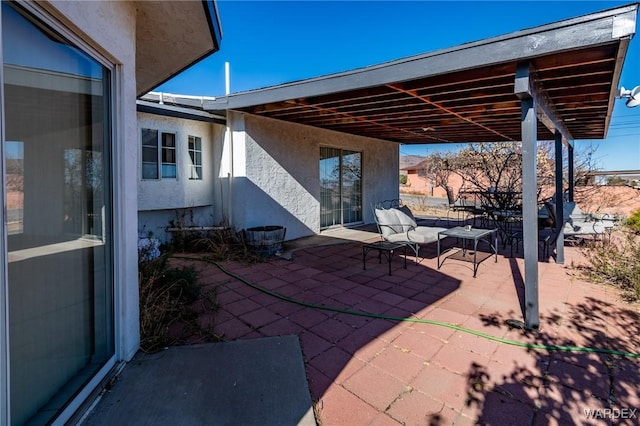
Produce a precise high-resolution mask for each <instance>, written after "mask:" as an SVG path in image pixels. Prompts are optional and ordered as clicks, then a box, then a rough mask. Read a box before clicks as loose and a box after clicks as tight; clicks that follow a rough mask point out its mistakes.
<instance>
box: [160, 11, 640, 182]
mask: <svg viewBox="0 0 640 426" xmlns="http://www.w3.org/2000/svg"><path fill="white" fill-rule="evenodd" d="M629 3H631V2H621V1H548V2H543V1H535V2H525V1H497V2H489V1H469V2H466V1H465V2H463V1H409V2H389V1H342V2H340V1H333V2H330V1H282V2H272V1H237V0H236V1H232V0H219V1H218V3H217V4H218V10H219V13H220V20H221V22H222V30H223V39H222V44H221V49H220V51H219V52H217V53H216V54H214V55H212V56H211V57H209V58H206V59H205V60H203V61H202V62H200V63H198V64H196V65H195V66H193V67H191V68H190V69H188V70H186V71H185V72H183V73H182V74H180V75H179V76H177V77H175V78H173V79H172V80H170V81H168V82H167V83H165V84H163V85H162V86H160V87H158V88H157V89H156V90H158V91H163V92H169V93H178V94H186V95H205V96H220V95H223V94H224V91H225V79H224V63H225V62H229V63H230V70H231V71H230V76H231V78H230V81H231V92H239V91H244V90H251V89H257V88H260V87H266V86H272V85H276V84H281V83H286V82H290V81H295V80H302V79H306V78H311V77H317V76H321V75H326V74H331V73H334V72H340V71H346V70H351V69H354V68H360V67H364V66H368V65H374V64H378V63H381V62H385V61H390V60H394V59H399V58H402V57H406V56H411V55H416V54H419V53H424V52H429V51H433V50H437V49H442V48H447V47H452V46H456V45H459V44H462V43H466V42H470V41H476V40H481V39H484V38H488V37H493V36H497V35H501V34H506V33H509V32H513V31H518V30H521V29H524V28H530V27H534V26H538V25H543V24H546V23H550V22H554V21H558V20H562V19H566V18H572V17H575V16H580V15H584V14H587V13H592V12H597V11H600V10H605V9H609V8H612V7H616V6H620V5H625V4H629ZM636 31H637V32H639V33H640V26H639V28H637V29H636ZM638 38H640V36H636V39H633V40H632V41H631V44H630V48H629V51H628V53H627V59H626V61H625V64H624V68H623V72H622V78H621V82H620V83H621V85H623V86H625V87H626V88H633V87H634V86H637V85H640V39H638ZM588 143H589V142H588V141H586V142H585V141H576V146H577V147H578V148H579V147H580V146H582V145H585V144H588ZM597 144H598V149H597V151H596V158H597V159H598V161H599V166H600V168H602V169H604V170H620V169H622V170H631V169H633V170H638V169H640V107H637V108H635V109H629V108H627V107H626V106H625V105H624V101H623V100H618V101H617V103H616V107H615V109H614V114H613V119H612V121H611V127H610V130H609V135H608V137H607V139H606V140H603V141H598V142H597ZM439 148H441V147H440V146H438V145H403V146H401V153H403V154H420V155H426V154H427V153H429V152H433V151H434V149H439Z"/></svg>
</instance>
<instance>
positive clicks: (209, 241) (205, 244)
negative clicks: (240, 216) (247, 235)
mask: <svg viewBox="0 0 640 426" xmlns="http://www.w3.org/2000/svg"><path fill="white" fill-rule="evenodd" d="M194 245H195V247H197V248H198V249H199V251H201V252H202V253H204V254H206V255H207V256H208V257H209V258H211V260H214V261H222V260H237V261H241V262H245V263H257V262H261V261H263V260H264V259H263V258H262V257H260V256H259V255H258V254H257V253H255V252H254V251H253V250H251V249H249V247H248V246H247V244H246V242H245V241H244V239H243V238H242V235H241V233H239V232H236V231H235V230H233V229H231V228H222V229H217V230H211V231H207V232H203V233H202V234H201V236H200V238H199V239H197V240H196V241H195V242H194Z"/></svg>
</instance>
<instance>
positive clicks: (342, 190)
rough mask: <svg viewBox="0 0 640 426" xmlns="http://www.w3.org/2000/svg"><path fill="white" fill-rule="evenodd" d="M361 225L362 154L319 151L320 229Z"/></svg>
mask: <svg viewBox="0 0 640 426" xmlns="http://www.w3.org/2000/svg"><path fill="white" fill-rule="evenodd" d="M361 221H362V153H361V152H356V151H347V150H343V149H338V148H326V147H321V148H320V227H321V228H328V227H330V226H336V225H346V224H349V223H356V222H361Z"/></svg>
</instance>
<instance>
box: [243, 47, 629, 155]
mask: <svg viewBox="0 0 640 426" xmlns="http://www.w3.org/2000/svg"><path fill="white" fill-rule="evenodd" d="M618 53H619V43H617V42H616V43H611V44H608V45H603V46H599V47H598V48H590V49H585V50H577V51H572V52H564V53H558V54H554V55H548V56H543V57H539V58H534V59H532V60H531V61H530V63H531V65H532V68H533V70H534V72H535V78H536V80H537V81H538V83H539V85H540V87H541V88H542V89H543V91H544V93H545V94H546V97H547V98H548V101H549V103H550V104H551V105H552V106H553V108H554V110H555V112H556V114H557V117H558V118H559V119H561V120H562V121H563V122H564V123H565V126H566V128H567V129H568V130H569V133H570V134H571V136H572V137H573V139H603V138H604V137H605V136H606V131H607V127H608V124H609V120H610V114H611V108H612V103H613V99H614V96H613V94H614V93H615V91H616V89H617V88H616V87H615V86H614V82H617V79H618V76H617V75H616V73H617V72H619V70H618V68H617V67H618ZM517 65H518V62H515V61H513V62H508V63H503V64H500V65H491V66H486V67H480V68H475V69H469V70H465V71H459V72H454V73H449V74H443V75H436V76H431V77H427V78H421V79H416V80H411V81H404V82H396V83H389V84H382V85H377V86H372V87H367V88H363V89H357V90H349V91H344V92H339V93H332V94H327V95H321V96H313V97H300V98H293V99H287V100H285V101H280V102H272V103H266V104H261V105H255V106H251V107H247V108H242V109H241V110H243V111H246V112H249V113H251V114H256V115H262V116H266V117H271V118H276V119H280V120H286V121H290V122H295V123H300V124H306V125H310V126H315V127H321V128H325V129H331V130H335V131H338V132H344V133H351V134H356V135H361V136H368V137H373V138H379V139H384V140H388V141H393V142H400V143H421V144H424V143H442V142H495V141H519V140H520V139H521V137H520V134H521V128H520V116H521V106H520V100H519V99H518V97H517V96H516V95H515V94H514V85H515V77H516V68H517ZM542 123H543V122H542V121H539V122H538V139H540V140H547V139H549V140H552V139H553V138H554V134H553V131H552V130H550V129H548V128H547V127H545V125H544V124H542Z"/></svg>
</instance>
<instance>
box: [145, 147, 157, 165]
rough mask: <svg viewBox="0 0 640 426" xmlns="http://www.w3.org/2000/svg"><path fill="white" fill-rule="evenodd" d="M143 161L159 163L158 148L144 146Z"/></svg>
mask: <svg viewBox="0 0 640 426" xmlns="http://www.w3.org/2000/svg"><path fill="white" fill-rule="evenodd" d="M142 161H144V162H145V163H157V162H158V148H156V147H144V148H142Z"/></svg>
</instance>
